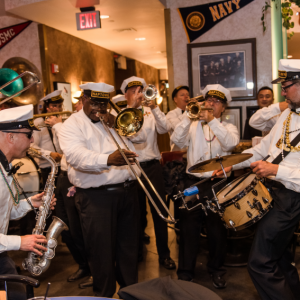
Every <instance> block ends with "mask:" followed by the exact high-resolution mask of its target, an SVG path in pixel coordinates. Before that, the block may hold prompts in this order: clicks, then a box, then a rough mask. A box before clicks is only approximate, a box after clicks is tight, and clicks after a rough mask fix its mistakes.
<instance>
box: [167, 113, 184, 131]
mask: <svg viewBox="0 0 300 300" xmlns="http://www.w3.org/2000/svg"><path fill="white" fill-rule="evenodd" d="M183 117H184V114H181V115H179V116H177V115H176V113H175V112H174V111H173V110H171V111H169V112H168V113H167V115H166V118H167V120H168V121H169V125H170V126H171V129H173V130H174V129H175V127H176V126H177V125H178V123H180V122H181V121H182V119H183Z"/></svg>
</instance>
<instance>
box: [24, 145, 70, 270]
mask: <svg viewBox="0 0 300 300" xmlns="http://www.w3.org/2000/svg"><path fill="white" fill-rule="evenodd" d="M28 153H29V154H30V155H32V156H35V157H38V158H42V159H46V160H47V161H48V162H49V163H50V164H51V172H50V174H49V176H48V179H47V183H46V186H45V188H44V193H45V194H44V196H43V204H42V205H41V206H40V207H39V209H38V212H37V215H36V224H35V227H34V229H33V231H32V234H39V235H43V234H44V232H45V231H44V229H45V226H46V219H47V217H48V216H49V215H50V214H51V210H50V204H51V199H52V196H53V192H54V188H55V175H56V173H57V167H56V163H55V161H54V160H53V159H52V157H50V156H48V155H47V156H44V155H42V154H41V153H40V152H39V151H37V150H36V149H34V148H30V149H29V150H28ZM63 230H69V228H68V226H67V225H66V224H65V223H64V222H63V221H62V220H61V219H59V218H57V217H55V216H54V217H53V221H52V223H51V225H50V226H49V228H48V230H47V234H46V239H47V245H46V246H45V247H46V248H47V251H46V252H43V251H42V252H43V255H42V256H39V255H37V254H36V253H34V252H32V251H31V252H29V253H28V256H27V258H25V259H24V261H23V263H22V265H23V268H24V269H25V270H28V272H29V273H30V274H31V275H33V276H39V275H41V274H42V273H43V272H45V271H46V270H47V269H48V268H49V266H50V263H51V259H52V258H53V257H54V256H55V248H56V246H57V238H58V236H59V235H60V233H61V232H62V231H63ZM39 251H41V250H39Z"/></svg>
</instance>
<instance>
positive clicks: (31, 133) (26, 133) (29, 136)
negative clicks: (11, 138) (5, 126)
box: [1, 130, 33, 140]
mask: <svg viewBox="0 0 300 300" xmlns="http://www.w3.org/2000/svg"><path fill="white" fill-rule="evenodd" d="M1 131H2V132H8V133H23V134H25V135H26V136H27V137H28V139H29V140H30V139H31V138H32V135H33V131H28V132H16V131H9V130H1Z"/></svg>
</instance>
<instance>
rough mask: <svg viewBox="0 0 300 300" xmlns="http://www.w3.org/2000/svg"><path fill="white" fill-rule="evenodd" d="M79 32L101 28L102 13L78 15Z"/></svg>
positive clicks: (89, 12)
mask: <svg viewBox="0 0 300 300" xmlns="http://www.w3.org/2000/svg"><path fill="white" fill-rule="evenodd" d="M76 23H77V30H87V29H95V28H101V23H100V11H98V10H96V11H95V10H93V11H85V12H81V13H76Z"/></svg>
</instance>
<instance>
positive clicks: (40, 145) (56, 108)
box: [31, 90, 64, 186]
mask: <svg viewBox="0 0 300 300" xmlns="http://www.w3.org/2000/svg"><path fill="white" fill-rule="evenodd" d="M61 93H62V91H61V90H57V91H54V92H52V93H50V94H48V95H47V96H45V97H44V98H42V99H41V101H44V104H43V113H53V112H61V111H62V105H63V101H64V99H63V98H62V96H61ZM34 125H35V126H36V127H41V130H40V131H38V132H34V134H33V137H34V143H32V145H31V146H32V147H33V148H36V149H38V150H39V151H41V153H42V154H43V155H50V156H51V157H52V158H53V159H54V160H55V161H56V162H57V163H59V162H60V160H61V158H62V151H61V149H60V146H59V143H58V140H57V137H56V136H55V134H53V132H52V130H51V128H48V127H47V126H45V121H44V119H43V118H37V119H35V120H34ZM35 160H36V161H37V163H38V165H39V167H40V169H41V176H42V183H43V184H42V185H43V186H44V185H45V184H46V181H47V178H48V175H49V173H50V171H51V167H50V163H49V162H47V161H46V160H44V159H43V160H42V159H38V158H35Z"/></svg>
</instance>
